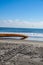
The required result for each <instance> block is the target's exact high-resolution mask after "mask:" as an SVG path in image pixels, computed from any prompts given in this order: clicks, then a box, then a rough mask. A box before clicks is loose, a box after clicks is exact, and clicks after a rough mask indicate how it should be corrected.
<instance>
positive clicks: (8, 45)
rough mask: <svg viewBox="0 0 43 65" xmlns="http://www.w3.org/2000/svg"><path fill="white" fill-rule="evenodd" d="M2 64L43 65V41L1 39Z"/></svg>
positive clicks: (0, 53) (0, 58) (0, 61)
mask: <svg viewBox="0 0 43 65" xmlns="http://www.w3.org/2000/svg"><path fill="white" fill-rule="evenodd" d="M0 65H43V42H38V41H28V40H9V39H6V40H5V39H4V40H2V39H0Z"/></svg>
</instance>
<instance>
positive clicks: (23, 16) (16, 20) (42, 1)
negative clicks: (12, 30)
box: [0, 0, 43, 28]
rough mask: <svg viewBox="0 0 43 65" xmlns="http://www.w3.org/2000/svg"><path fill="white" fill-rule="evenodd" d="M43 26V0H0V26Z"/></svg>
mask: <svg viewBox="0 0 43 65" xmlns="http://www.w3.org/2000/svg"><path fill="white" fill-rule="evenodd" d="M2 26H3V27H22V28H30V27H33V28H43V0H0V27H2Z"/></svg>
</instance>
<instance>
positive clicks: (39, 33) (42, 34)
mask: <svg viewBox="0 0 43 65" xmlns="http://www.w3.org/2000/svg"><path fill="white" fill-rule="evenodd" d="M0 33H19V34H25V35H28V36H29V38H28V40H38V41H43V29H37V28H7V27H0Z"/></svg>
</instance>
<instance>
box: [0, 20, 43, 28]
mask: <svg viewBox="0 0 43 65" xmlns="http://www.w3.org/2000/svg"><path fill="white" fill-rule="evenodd" d="M0 27H18V28H43V22H42V21H41V22H29V21H24V20H19V19H16V20H0Z"/></svg>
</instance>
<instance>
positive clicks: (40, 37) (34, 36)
mask: <svg viewBox="0 0 43 65" xmlns="http://www.w3.org/2000/svg"><path fill="white" fill-rule="evenodd" d="M0 33H2V34H3V33H4V34H5V33H9V34H10V33H12V34H13V33H15V32H0ZM15 34H24V35H27V36H28V38H27V39H26V40H33V41H34V40H35V41H43V33H18V32H17V33H15Z"/></svg>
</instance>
